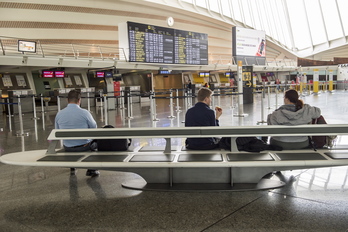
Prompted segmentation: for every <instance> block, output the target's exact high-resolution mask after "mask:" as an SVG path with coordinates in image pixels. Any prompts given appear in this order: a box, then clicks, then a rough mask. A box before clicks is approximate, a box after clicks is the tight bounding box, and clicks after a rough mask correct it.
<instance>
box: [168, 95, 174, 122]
mask: <svg viewBox="0 0 348 232" xmlns="http://www.w3.org/2000/svg"><path fill="white" fill-rule="evenodd" d="M173 107H174V106H173V91H172V90H170V95H169V108H170V115H169V116H168V117H167V118H175V116H174V115H173V114H174V112H173Z"/></svg>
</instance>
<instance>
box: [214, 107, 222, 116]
mask: <svg viewBox="0 0 348 232" xmlns="http://www.w3.org/2000/svg"><path fill="white" fill-rule="evenodd" d="M221 114H222V108H221V107H218V106H216V107H215V118H216V119H219V118H220V116H221Z"/></svg>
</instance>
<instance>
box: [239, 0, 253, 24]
mask: <svg viewBox="0 0 348 232" xmlns="http://www.w3.org/2000/svg"><path fill="white" fill-rule="evenodd" d="M241 6H242V10H243V12H244V20H245V22H244V23H245V24H246V25H249V26H251V27H253V22H252V19H251V14H250V11H249V0H244V1H241Z"/></svg>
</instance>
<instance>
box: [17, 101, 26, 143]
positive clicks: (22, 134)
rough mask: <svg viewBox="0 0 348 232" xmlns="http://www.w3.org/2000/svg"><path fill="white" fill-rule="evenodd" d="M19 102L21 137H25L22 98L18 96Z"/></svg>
mask: <svg viewBox="0 0 348 232" xmlns="http://www.w3.org/2000/svg"><path fill="white" fill-rule="evenodd" d="M17 102H18V116H19V128H20V136H24V130H23V115H22V104H21V97H20V96H18V98H17Z"/></svg>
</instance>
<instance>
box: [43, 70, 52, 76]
mask: <svg viewBox="0 0 348 232" xmlns="http://www.w3.org/2000/svg"><path fill="white" fill-rule="evenodd" d="M42 77H45V78H51V77H54V71H48V70H45V71H42Z"/></svg>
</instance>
